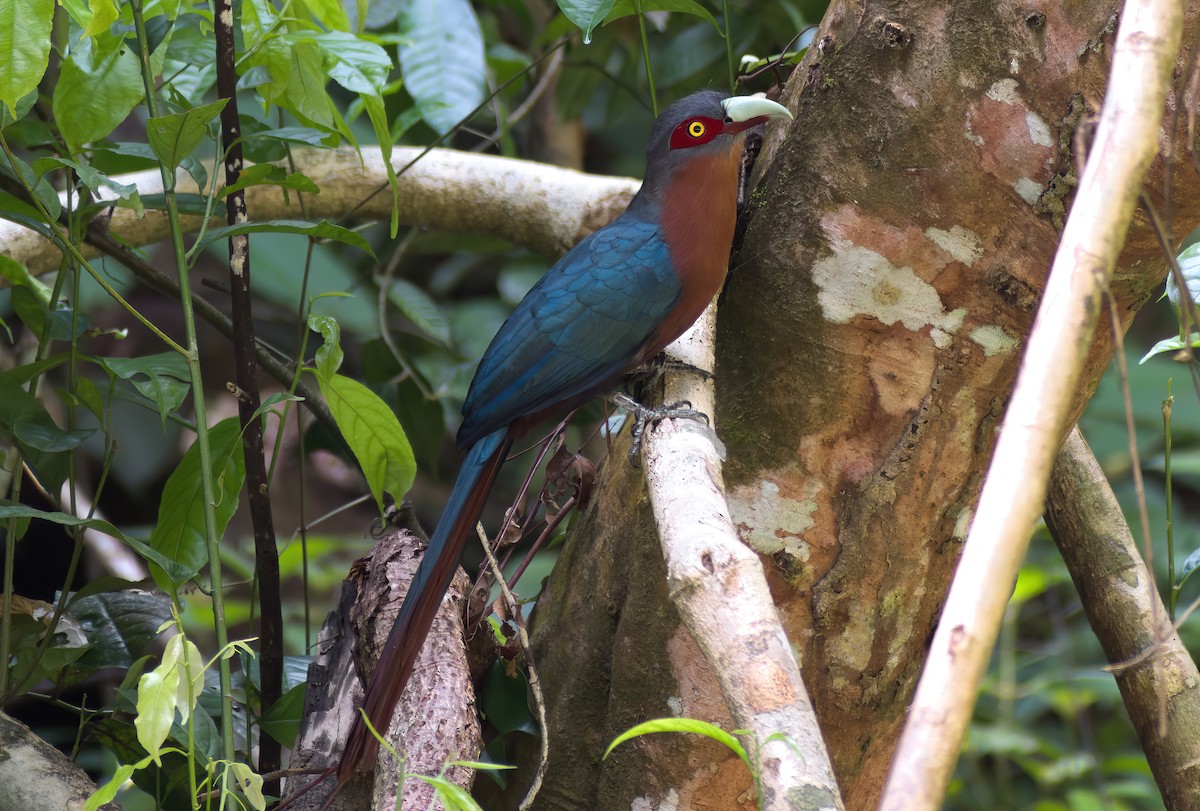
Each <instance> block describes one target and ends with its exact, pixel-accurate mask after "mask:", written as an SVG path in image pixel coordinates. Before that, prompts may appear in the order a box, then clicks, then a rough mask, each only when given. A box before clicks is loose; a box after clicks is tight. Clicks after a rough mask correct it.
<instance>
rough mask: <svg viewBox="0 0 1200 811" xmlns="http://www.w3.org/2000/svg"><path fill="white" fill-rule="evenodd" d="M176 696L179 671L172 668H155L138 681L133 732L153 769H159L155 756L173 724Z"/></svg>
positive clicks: (160, 762) (157, 756)
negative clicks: (148, 757) (147, 753)
mask: <svg viewBox="0 0 1200 811" xmlns="http://www.w3.org/2000/svg"><path fill="white" fill-rule="evenodd" d="M178 692H179V671H178V670H177V669H175V668H174V667H168V668H163V667H161V666H160V667H157V668H155V669H154V670H152V671H150V672H149V673H143V674H142V677H141V678H140V679H138V691H137V717H136V718H134V719H133V725H134V726H135V727H136V728H137V737H138V743H140V744H141V745H142V746H143V747H145V749H146V751H147V752H149V753H150V756H151V757H152V758H154V762H155V764H157V765H162V760H161V759H160V758H159V755H158V752H159V749H160V748H162V745H163V743H165V742H166V740H167V735H168V734H169V733H170V731H171V724H173V723H174V722H175V698H176V696H177V695H178Z"/></svg>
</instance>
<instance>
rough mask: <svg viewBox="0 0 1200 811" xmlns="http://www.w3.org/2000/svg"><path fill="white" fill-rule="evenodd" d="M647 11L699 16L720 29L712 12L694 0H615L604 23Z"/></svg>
mask: <svg viewBox="0 0 1200 811" xmlns="http://www.w3.org/2000/svg"><path fill="white" fill-rule="evenodd" d="M647 11H670V12H674V13H676V14H687V15H690V16H692V17H699V18H700V19H702V20H707V21H708V22H710V23H712V24H713V26H714V27H716V29H717V30H718V31H720V30H721V26H719V25H717V19H716V18H715V17H713V15H712V12H711V11H709V10H708V9H706V8H705V7H704V6H702V5H700V4H699V3H697V2H696V0H637V3H636V4H635V2H634V0H616V2H615V3H613V4H612V10H611V11H609V13H608V15H607V16H605V18H604V24H605V25H607V24H608V23H610V22H612V21H613V20H619V19H621V18H622V17H629V16H632V15H634V14H637V13H639V12H641V13H645V12H647Z"/></svg>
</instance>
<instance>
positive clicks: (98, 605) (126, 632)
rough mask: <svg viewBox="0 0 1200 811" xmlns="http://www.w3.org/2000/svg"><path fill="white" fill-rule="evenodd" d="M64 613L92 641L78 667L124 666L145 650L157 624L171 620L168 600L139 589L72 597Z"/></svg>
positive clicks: (155, 635) (156, 632)
mask: <svg viewBox="0 0 1200 811" xmlns="http://www.w3.org/2000/svg"><path fill="white" fill-rule="evenodd" d="M66 614H67V616H69V617H71V618H72V619H74V620H75V621H76V622H78V623H79V624H80V626H81V627H82V628H83V629H84V633H86V634H87V637H88V641H89V642H91V643H92V647H91V648H90V649H89V650H88V651H87V653H85V654H84V656H83V658H81V659H80V660H79V662H78V663H77V666H78V667H82V668H85V669H87V670H88V671H89V672H94V671H97V670H102V669H104V668H109V667H116V668H121V669H125V668H128V667H129V666H130V665H132V664H133V662H134V661H135V660H136V659H138V658H140V657H141V656H142V655H144V654H145V653H146V652H147V651H148V649H149V648H150V646H151V645H152V643H153V642H154V640H155V638H156V637H157V636H158V629H159V627H160V626H162V624H163V623H164V622H166V621H167V620H169V619H171V600H170V598H168V597H165V596H164V595H162V594H157V593H151V592H149V591H143V590H141V589H126V590H123V591H110V592H104V593H101V594H92V595H89V596H86V597H80V598H77V599H74V600H72V601H71V603H70V605H69V606H68V607H67V611H66Z"/></svg>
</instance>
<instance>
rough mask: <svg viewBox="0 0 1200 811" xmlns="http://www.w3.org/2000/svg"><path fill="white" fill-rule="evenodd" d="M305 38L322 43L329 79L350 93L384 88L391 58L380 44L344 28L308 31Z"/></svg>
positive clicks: (372, 91) (373, 92) (371, 92)
mask: <svg viewBox="0 0 1200 811" xmlns="http://www.w3.org/2000/svg"><path fill="white" fill-rule="evenodd" d="M306 39H308V40H310V41H312V42H315V43H317V45H319V46H320V48H321V52H322V53H323V54H324V67H325V71H326V72H327V73H328V75H329V78H330V79H333V80H334V81H335V82H337V83H338V84H340V85H341V86H342V87H344V88H346V89H347V90H349V91H350V92H351V93H367V94H375V95H378V94H380V93H382V92H383V88H384V87H385V86H386V85H387V80H388V75H389V74H390V73H391V72H392V60H391V57H389V56H388V55H387V51H385V50H384V49H383V48H381V47H380V46H379V45H377V44H375V43H374V42H370V41H368V40H365V39H360V38H359V37H356V36H354V35H352V34H346V33H342V32H341V31H330V32H327V33H322V34H307V35H306Z"/></svg>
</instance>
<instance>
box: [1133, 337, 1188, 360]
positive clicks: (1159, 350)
mask: <svg viewBox="0 0 1200 811" xmlns="http://www.w3.org/2000/svg"><path fill="white" fill-rule="evenodd" d="M1188 346H1190V347H1192V349H1200V332H1193V333H1192V334H1191V335H1190V336H1189V337H1188V340H1186V341H1185V340H1183V339H1182V338H1180V337H1179V336H1178V335H1176V336H1175V337H1173V338H1164V339H1163V340H1161V341H1159V342H1158V343H1156V344H1155V345H1154V346H1152V347H1150V351H1149V352H1147V353H1146V354H1145V355H1143V356H1142V359H1141V360H1140V361H1138V365H1139V366H1140V365H1141V364H1143V363H1145V362H1146V361H1148V360H1150V358H1152V357H1154V356H1155V355H1161V354H1163V353H1164V352H1178V351H1179V350H1181V349H1186V348H1187V347H1188Z"/></svg>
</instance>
